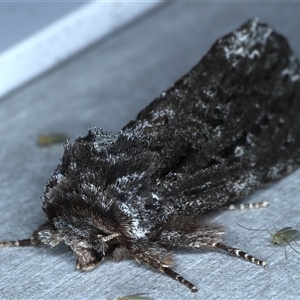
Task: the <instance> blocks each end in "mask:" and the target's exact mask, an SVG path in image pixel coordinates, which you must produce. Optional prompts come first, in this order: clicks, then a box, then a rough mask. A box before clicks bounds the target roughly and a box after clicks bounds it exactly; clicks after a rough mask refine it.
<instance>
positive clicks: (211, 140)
mask: <svg viewBox="0 0 300 300" xmlns="http://www.w3.org/2000/svg"><path fill="white" fill-rule="evenodd" d="M299 163H300V73H299V63H298V61H297V59H296V57H295V56H294V54H293V53H292V51H291V50H290V47H289V45H288V43H287V41H286V39H285V38H284V37H282V36H281V35H279V34H277V33H276V32H274V31H273V30H272V29H271V28H270V27H269V26H268V25H266V24H262V23H259V22H258V20H257V19H253V20H250V21H248V22H246V23H245V24H244V25H242V26H241V27H240V28H239V29H237V30H236V31H234V32H233V33H231V34H228V35H226V36H224V37H223V38H221V39H219V40H217V42H216V43H215V44H214V45H213V46H212V48H211V49H210V51H209V52H208V53H207V54H206V55H205V56H204V57H203V58H202V59H201V61H200V62H199V63H198V64H197V65H196V66H195V67H194V68H193V69H192V70H191V71H190V72H188V73H187V74H186V75H184V76H183V77H182V78H181V79H179V80H178V81H177V82H176V83H175V84H174V85H173V86H172V87H171V88H170V89H169V90H167V91H166V92H164V93H162V95H161V96H160V97H158V98H157V99H155V100H154V101H153V102H152V103H151V104H150V105H149V106H147V107H146V108H145V109H143V110H142V111H141V112H140V113H139V114H138V116H137V118H136V120H135V121H131V122H129V123H128V124H127V125H126V126H125V127H124V128H123V129H122V130H121V131H120V132H119V133H116V134H115V133H110V132H106V131H103V130H102V129H98V128H96V127H93V128H90V129H89V131H88V134H87V136H85V137H79V138H77V139H76V140H75V142H74V143H73V144H71V143H70V142H66V144H65V151H64V154H63V157H62V159H61V162H60V164H59V165H58V167H57V169H56V170H55V172H54V174H53V176H52V177H51V179H50V181H49V182H48V183H47V185H46V187H45V192H44V196H43V203H42V208H43V211H44V212H45V214H46V216H47V221H46V222H45V223H44V224H43V225H41V226H40V227H39V228H38V230H37V231H35V232H34V233H33V235H32V237H31V238H30V239H26V240H20V241H13V242H2V243H1V244H0V247H7V246H26V245H37V244H45V245H49V246H51V247H55V246H56V245H58V244H59V243H60V242H64V243H65V244H67V245H68V246H69V247H70V248H71V250H72V251H73V252H74V255H75V257H76V259H77V268H78V269H81V270H92V269H94V268H95V267H96V266H97V265H98V264H99V263H100V262H101V261H103V259H104V258H109V257H112V258H113V259H115V260H121V259H122V258H124V257H133V258H135V259H136V260H137V261H139V262H140V263H145V264H147V265H149V266H150V267H152V268H154V269H157V270H159V271H161V272H163V273H165V274H167V275H169V276H171V277H172V278H174V279H176V280H178V281H179V282H180V283H182V284H184V285H185V286H186V287H188V288H189V289H190V290H191V291H192V292H196V291H197V288H196V287H195V286H194V285H193V284H192V283H190V282H189V281H187V280H186V279H185V278H183V277H182V276H180V275H179V274H177V273H176V272H175V271H173V270H172V269H171V267H172V264H173V258H172V252H171V250H172V249H176V248H192V249H212V250H218V249H221V250H223V251H226V252H229V253H231V254H233V255H236V256H240V257H242V258H244V259H246V260H249V261H251V262H252V263H254V264H257V265H260V266H263V267H266V263H265V262H264V261H261V260H259V259H257V258H255V257H253V256H251V255H249V254H247V253H245V252H243V251H241V250H238V249H236V248H233V247H230V246H227V245H226V244H224V233H225V230H224V228H223V227H222V226H220V225H219V224H216V223H212V222H210V221H208V220H206V219H205V218H204V216H203V215H204V214H205V213H206V212H209V211H211V210H214V209H218V208H221V207H222V206H224V205H228V204H230V203H231V202H234V201H236V200H238V199H241V198H243V197H245V196H246V195H248V194H249V193H251V192H253V191H254V190H257V189H258V188H261V187H263V186H264V185H265V184H267V183H269V182H272V181H274V180H277V179H279V178H281V177H282V176H284V175H286V174H288V173H290V172H291V171H293V170H294V169H295V168H297V167H298V166H299Z"/></svg>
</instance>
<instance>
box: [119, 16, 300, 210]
mask: <svg viewBox="0 0 300 300" xmlns="http://www.w3.org/2000/svg"><path fill="white" fill-rule="evenodd" d="M299 99H300V73H299V63H298V61H297V59H296V58H295V56H294V55H293V53H292V51H291V50H290V48H289V46H288V44H287V42H286V40H285V39H284V38H283V37H282V36H280V35H278V34H277V33H276V32H274V31H273V30H272V29H271V28H270V27H268V26H267V25H265V24H260V23H258V22H257V20H251V21H249V22H247V23H246V24H244V25H243V26H242V27H241V28H239V29H238V30H237V31H235V32H233V33H232V34H229V35H227V36H225V37H224V38H221V39H220V40H218V41H217V42H216V43H215V44H214V45H213V47H212V48H211V50H210V51H209V52H208V54H207V55H206V56H204V57H203V59H202V60H201V61H200V62H199V64H198V65H196V66H195V67H194V68H193V69H192V70H191V71H190V72H189V73H187V74H186V75H185V76H183V77H182V78H181V79H180V80H179V81H177V82H176V83H175V84H174V86H173V87H172V88H170V89H169V90H168V91H167V92H165V93H163V94H162V95H161V96H160V97H159V98H157V99H156V100H155V101H153V102H152V103H151V104H150V105H149V106H148V107H146V108H145V109H144V110H142V111H141V112H140V113H139V115H138V116H137V119H136V120H135V121H132V122H130V123H129V124H128V125H127V126H126V127H124V129H123V132H124V134H126V133H128V135H130V133H132V132H134V133H135V134H136V135H137V136H138V137H139V138H140V139H141V140H142V141H144V143H145V144H147V145H148V149H150V150H151V151H152V152H153V155H154V156H156V157H157V156H159V163H158V165H157V167H156V169H155V172H154V173H153V174H152V177H151V178H152V180H153V182H154V183H155V182H156V181H157V182H159V183H158V185H157V186H156V185H153V188H154V189H155V192H156V194H157V195H158V196H159V197H158V198H159V199H161V200H162V201H164V203H166V202H165V201H166V199H169V200H168V201H167V204H168V205H170V207H171V206H172V205H173V207H174V208H175V207H176V208H177V207H178V209H182V208H184V207H185V206H186V205H188V206H190V207H191V209H192V210H193V209H196V210H197V211H201V212H203V211H205V210H209V209H211V208H212V207H217V206H220V205H223V204H224V203H228V202H231V201H234V200H236V199H238V198H241V197H244V196H245V195H246V194H248V193H250V192H252V191H253V190H255V189H257V188H259V187H261V186H263V185H264V184H265V183H268V182H271V181H273V180H276V179H278V178H281V177H282V176H283V175H285V174H287V173H289V172H291V171H292V170H294V169H295V168H297V167H298V166H299V165H300V101H299ZM179 199H180V200H179ZM189 202H190V203H191V205H190V204H189Z"/></svg>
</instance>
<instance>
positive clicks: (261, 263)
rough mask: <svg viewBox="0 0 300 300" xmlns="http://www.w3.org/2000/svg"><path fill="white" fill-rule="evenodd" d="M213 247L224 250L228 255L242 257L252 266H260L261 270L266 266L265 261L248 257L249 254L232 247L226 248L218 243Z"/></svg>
mask: <svg viewBox="0 0 300 300" xmlns="http://www.w3.org/2000/svg"><path fill="white" fill-rule="evenodd" d="M214 247H216V248H219V249H222V250H224V251H226V252H228V253H230V254H233V255H236V256H239V257H242V258H244V259H246V260H248V261H250V262H252V263H253V264H256V265H258V266H262V267H263V268H266V267H267V266H268V264H267V263H266V262H265V261H263V260H260V259H257V258H255V257H254V256H252V255H250V254H248V253H246V252H244V251H242V250H240V249H237V248H233V247H230V246H227V245H224V244H220V243H217V244H215V245H214Z"/></svg>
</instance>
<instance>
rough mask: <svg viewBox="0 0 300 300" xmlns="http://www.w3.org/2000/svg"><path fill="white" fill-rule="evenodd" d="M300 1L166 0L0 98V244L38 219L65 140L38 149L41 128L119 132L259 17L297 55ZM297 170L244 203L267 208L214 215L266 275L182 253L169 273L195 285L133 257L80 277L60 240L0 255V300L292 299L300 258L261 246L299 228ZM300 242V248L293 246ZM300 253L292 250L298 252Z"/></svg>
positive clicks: (220, 256)
mask: <svg viewBox="0 0 300 300" xmlns="http://www.w3.org/2000/svg"><path fill="white" fill-rule="evenodd" d="M299 14H300V10H299V3H275V2H274V3H237V2H232V3H224V2H223V3H222V2H219V3H205V2H203V3H172V4H168V5H166V6H164V7H160V8H159V9H157V10H156V11H154V12H152V13H151V14H148V15H147V16H146V17H144V18H143V19H142V20H139V21H138V22H135V23H133V24H131V25H130V26H127V27H126V28H124V30H122V31H120V32H118V33H117V34H114V35H113V36H111V37H109V38H107V39H106V40H105V41H102V42H101V43H98V44H97V45H95V46H93V47H92V48H91V49H89V50H88V51H85V52H84V53H82V54H81V55H78V56H77V57H76V58H74V59H73V60H71V61H69V62H67V63H65V64H63V65H61V66H60V67H59V68H57V69H55V70H53V71H52V72H49V73H48V74H46V75H45V76H43V77H41V78H40V79H39V80H36V81H35V82H32V83H31V84H30V85H28V86H26V87H25V88H23V89H22V90H19V91H18V92H17V93H15V94H14V95H11V96H10V97H7V98H5V99H2V100H0V120H1V127H0V144H1V148H0V164H1V168H0V239H1V240H14V239H21V238H28V237H30V235H31V233H32V231H33V230H34V229H35V228H36V227H37V226H38V225H39V224H40V223H42V222H43V221H44V215H43V212H42V211H41V200H40V198H39V197H40V196H42V193H43V187H44V185H45V183H46V181H47V180H48V178H49V177H50V175H51V173H52V171H53V169H54V168H55V167H56V165H57V163H58V161H59V158H60V157H61V154H62V151H63V150H62V146H60V145H58V146H52V147H50V148H46V149H44V148H40V147H38V146H37V144H36V140H37V137H38V135H39V134H42V133H43V134H44V133H54V132H63V133H66V134H67V135H69V136H70V138H75V137H77V136H79V135H85V134H86V132H87V128H88V127H89V126H91V125H96V126H99V127H102V128H104V129H105V130H110V131H118V130H119V129H120V128H121V127H122V126H123V125H124V124H126V123H127V122H128V121H129V120H130V119H133V118H134V117H135V116H136V114H137V113H138V112H139V110H140V109H142V108H143V107H144V106H145V105H147V104H148V103H149V102H150V101H152V100H153V99H154V98H155V97H156V96H157V95H159V94H160V93H161V92H162V91H163V90H165V89H167V88H168V87H169V85H170V84H171V83H173V82H174V81H175V80H176V79H178V78H179V77H180V76H181V75H183V74H184V73H185V72H187V71H188V70H189V69H190V68H191V67H192V66H193V65H195V64H196V63H197V62H198V60H199V59H200V58H201V57H202V56H203V55H204V54H205V53H206V52H207V51H208V50H209V48H210V46H211V45H212V44H213V43H214V42H215V40H216V39H217V38H219V37H220V36H222V35H224V34H226V33H228V32H230V31H232V30H234V29H236V28H237V27H238V26H240V25H241V24H242V23H244V22H245V21H246V20H247V19H249V18H250V17H254V16H257V17H259V19H260V20H261V21H263V22H267V23H269V24H270V25H272V26H273V27H274V28H275V29H276V30H277V31H278V32H280V33H282V34H283V35H285V36H286V37H287V38H288V40H289V42H290V45H291V47H292V48H293V49H294V51H295V53H296V55H297V56H298V57H300V44H299V28H300V16H299ZM299 194H300V170H298V171H296V172H295V173H293V174H292V175H290V176H288V177H286V178H284V179H283V180H281V181H279V182H278V183H276V184H274V185H272V186H270V187H267V188H266V189H264V190H262V191H259V192H257V193H255V195H253V196H252V197H251V198H248V199H246V200H245V201H246V202H258V201H262V200H268V201H270V202H271V205H270V207H269V208H266V209H260V210H253V211H237V212H236V211H232V212H230V211H223V212H221V213H214V214H211V218H212V219H214V220H218V222H220V223H221V224H223V225H225V226H227V227H228V244H229V245H232V246H236V247H239V248H242V249H244V250H245V251H248V252H249V253H251V254H253V255H255V256H257V257H258V258H261V259H264V260H266V261H267V262H268V263H269V268H268V269H267V270H264V269H262V268H261V267H258V266H255V265H253V264H251V263H249V262H246V261H243V260H241V259H238V258H236V257H232V256H230V255H227V254H225V253H222V252H210V251H205V252H201V253H199V252H198V251H187V252H184V251H181V252H177V253H176V259H177V264H176V266H175V270H176V271H178V272H179V273H180V274H181V275H183V276H185V277H186V278H187V279H188V280H190V281H191V282H193V283H194V284H195V285H196V286H197V287H198V289H199V292H198V293H197V294H192V293H191V292H190V291H189V290H188V289H187V288H185V287H184V286H182V285H180V284H179V283H177V282H175V281H174V280H172V279H170V278H168V277H167V276H165V275H162V274H160V273H158V272H156V271H153V270H151V269H149V268H147V267H145V266H141V265H138V264H137V263H136V262H134V261H123V262H120V263H114V262H111V261H107V262H105V263H103V265H100V266H99V267H98V268H97V269H95V270H94V271H92V272H88V273H85V272H79V271H77V270H76V268H75V259H74V257H73V255H72V253H71V251H69V249H68V248H67V247H65V246H64V245H61V246H59V247H57V248H54V249H50V248H48V247H36V248H34V247H28V248H7V249H1V251H0V270H1V273H0V274H1V275H0V298H1V299H116V298H117V297H121V296H125V295H130V294H136V293H146V294H147V296H149V297H152V298H153V299H204V298H205V299H297V298H298V297H299V288H300V284H299V282H300V274H299V259H300V255H299V254H297V253H295V252H293V251H292V249H290V248H287V254H288V259H285V256H284V246H277V247H275V246H268V244H269V241H270V237H269V236H268V234H267V233H264V232H254V231H247V230H245V229H242V228H240V227H238V226H237V225H236V224H235V222H238V223H240V224H242V225H244V226H248V227H252V228H266V229H269V230H270V231H272V232H275V231H276V230H278V229H280V228H282V227H285V226H293V227H295V228H297V229H299V230H300V224H299V223H300V222H299V221H300V217H299V212H300V204H299V199H298V198H299ZM295 247H297V246H295ZM298 250H299V248H298Z"/></svg>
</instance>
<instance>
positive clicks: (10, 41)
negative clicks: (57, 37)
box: [0, 1, 84, 52]
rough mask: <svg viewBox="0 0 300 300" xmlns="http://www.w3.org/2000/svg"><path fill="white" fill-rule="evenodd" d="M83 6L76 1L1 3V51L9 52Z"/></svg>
mask: <svg viewBox="0 0 300 300" xmlns="http://www.w3.org/2000/svg"><path fill="white" fill-rule="evenodd" d="M22 2H23V3H22ZM83 4H84V3H83V2H75V1H74V2H71V1H70V2H69V1H68V2H62V1H61V2H50V1H49V2H48V1H47V2H46V1H44V2H39V1H26V2H25V1H1V2H0V36H1V40H0V51H1V52H2V51H5V50H7V49H8V48H9V47H12V46H14V45H15V44H17V43H19V42H21V41H22V40H24V39H26V38H28V37H29V36H31V35H32V34H35V33H36V32H37V31H39V30H41V29H42V28H44V27H46V26H48V25H50V24H51V23H52V22H55V21H57V20H58V19H59V18H61V17H63V16H64V15H67V14H68V13H70V12H71V11H73V10H75V9H77V8H78V7H80V6H82V5H83Z"/></svg>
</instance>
